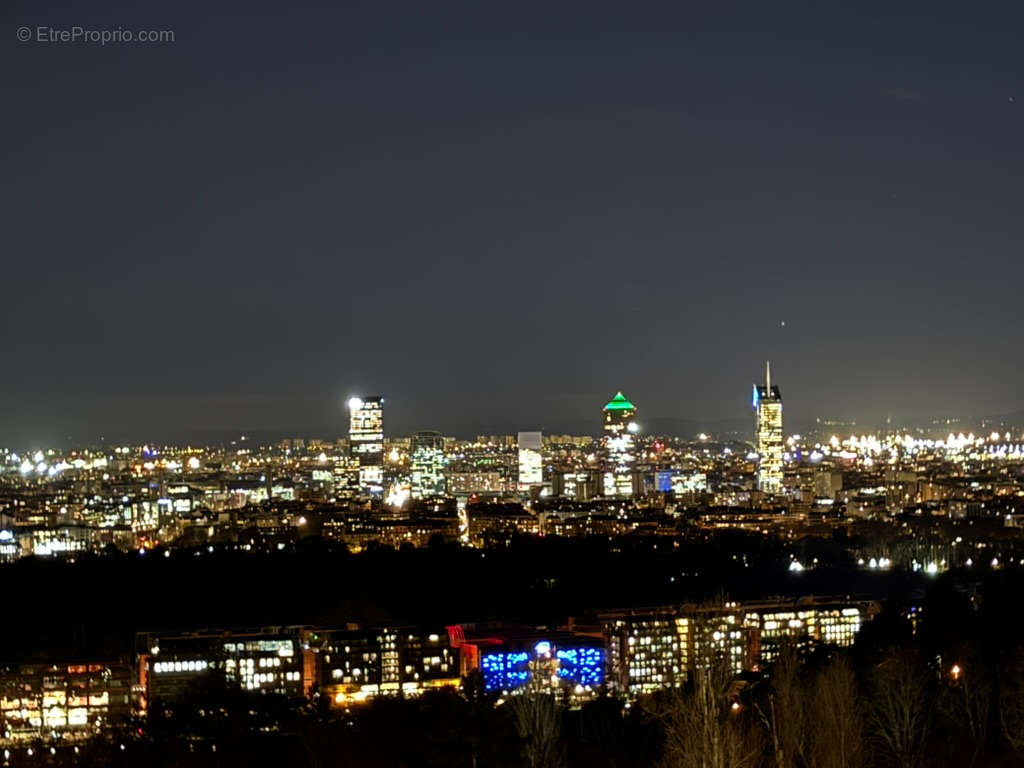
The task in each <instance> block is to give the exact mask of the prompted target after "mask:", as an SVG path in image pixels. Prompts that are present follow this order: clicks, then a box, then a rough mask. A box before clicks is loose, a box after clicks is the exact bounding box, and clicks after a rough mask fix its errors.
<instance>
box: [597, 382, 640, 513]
mask: <svg viewBox="0 0 1024 768" xmlns="http://www.w3.org/2000/svg"><path fill="white" fill-rule="evenodd" d="M634 416H636V406H635V405H633V404H632V403H631V402H629V400H627V399H626V396H625V395H623V394H622V393H621V392H616V393H615V397H613V398H612V399H611V400H610V401H608V403H607V404H606V405H605V407H604V435H603V436H602V438H601V452H602V454H603V459H604V480H603V486H604V495H605V496H625V497H628V496H632V495H633V474H634V469H635V464H636V453H635V452H634V447H633V433H635V432H636V431H637V426H636V422H635V421H633V417H634Z"/></svg>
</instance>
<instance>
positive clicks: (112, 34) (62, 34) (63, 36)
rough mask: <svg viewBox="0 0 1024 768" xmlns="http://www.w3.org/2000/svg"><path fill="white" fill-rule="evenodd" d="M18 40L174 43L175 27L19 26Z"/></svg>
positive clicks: (102, 43) (103, 43) (29, 41)
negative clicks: (94, 27) (95, 27)
mask: <svg viewBox="0 0 1024 768" xmlns="http://www.w3.org/2000/svg"><path fill="white" fill-rule="evenodd" d="M17 37H18V40H20V41H21V42H23V43H90V44H99V45H115V44H118V43H173V42H174V30H173V29H138V30H136V29H124V28H123V27H117V28H115V29H87V28H86V27H79V26H73V27H49V26H39V27H18V32H17Z"/></svg>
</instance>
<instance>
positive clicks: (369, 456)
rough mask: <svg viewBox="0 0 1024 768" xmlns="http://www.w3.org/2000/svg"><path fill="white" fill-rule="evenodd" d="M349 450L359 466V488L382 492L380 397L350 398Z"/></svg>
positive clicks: (375, 492) (382, 439)
mask: <svg viewBox="0 0 1024 768" xmlns="http://www.w3.org/2000/svg"><path fill="white" fill-rule="evenodd" d="M348 411H349V428H348V439H349V450H350V451H351V455H352V458H353V459H355V460H356V461H357V462H358V464H359V489H360V490H361V491H363V492H364V493H372V494H379V493H382V492H383V491H384V398H383V397H380V396H374V397H353V398H352V399H351V400H349V401H348Z"/></svg>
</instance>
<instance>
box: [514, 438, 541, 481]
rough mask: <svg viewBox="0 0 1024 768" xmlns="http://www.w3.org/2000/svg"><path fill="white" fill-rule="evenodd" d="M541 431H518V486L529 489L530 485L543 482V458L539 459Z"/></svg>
mask: <svg viewBox="0 0 1024 768" xmlns="http://www.w3.org/2000/svg"><path fill="white" fill-rule="evenodd" d="M542 442H543V441H542V439H541V433H540V432H520V433H519V488H520V490H524V489H529V488H530V486H534V485H541V484H542V483H543V482H544V468H543V460H542V459H541V444H542Z"/></svg>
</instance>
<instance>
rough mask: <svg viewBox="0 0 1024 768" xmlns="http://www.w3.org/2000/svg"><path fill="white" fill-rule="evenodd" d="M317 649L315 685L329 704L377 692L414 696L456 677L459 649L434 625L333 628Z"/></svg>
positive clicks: (444, 685)
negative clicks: (424, 629)
mask: <svg viewBox="0 0 1024 768" xmlns="http://www.w3.org/2000/svg"><path fill="white" fill-rule="evenodd" d="M319 655H320V690H322V691H323V692H324V694H325V695H326V696H328V701H330V703H331V705H332V706H335V707H347V706H350V705H352V704H359V703H361V702H364V701H367V700H369V699H372V698H375V697H377V696H399V695H401V696H416V695H419V694H421V693H423V692H424V691H428V690H433V689H437V688H454V687H458V685H459V684H460V683H461V682H462V678H461V676H460V673H459V652H458V650H457V649H455V648H452V647H451V646H450V645H449V643H448V635H447V633H445V632H444V631H440V630H438V631H431V632H421V631H419V630H414V629H410V628H401V627H400V628H380V629H366V630H343V631H333V632H329V633H327V634H326V635H325V636H324V638H323V641H322V643H321V644H320V645H319Z"/></svg>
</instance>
